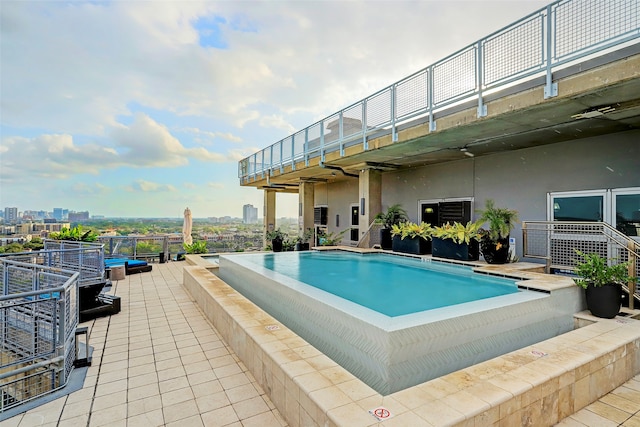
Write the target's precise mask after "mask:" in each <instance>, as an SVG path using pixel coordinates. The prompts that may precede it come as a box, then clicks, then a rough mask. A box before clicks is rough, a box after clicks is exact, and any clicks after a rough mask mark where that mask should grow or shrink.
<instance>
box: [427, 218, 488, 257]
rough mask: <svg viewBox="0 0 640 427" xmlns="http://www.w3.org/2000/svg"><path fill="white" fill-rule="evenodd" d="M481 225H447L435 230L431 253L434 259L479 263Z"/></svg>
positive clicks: (456, 223)
mask: <svg viewBox="0 0 640 427" xmlns="http://www.w3.org/2000/svg"><path fill="white" fill-rule="evenodd" d="M480 225H482V223H480V222H479V221H476V222H471V221H469V222H467V223H466V224H462V223H459V222H454V223H453V224H451V223H446V224H444V225H443V226H441V227H434V228H433V237H432V242H431V253H432V254H433V256H434V257H440V258H449V259H457V260H460V261H477V260H478V258H479V257H480V254H479V251H478V239H479V237H480Z"/></svg>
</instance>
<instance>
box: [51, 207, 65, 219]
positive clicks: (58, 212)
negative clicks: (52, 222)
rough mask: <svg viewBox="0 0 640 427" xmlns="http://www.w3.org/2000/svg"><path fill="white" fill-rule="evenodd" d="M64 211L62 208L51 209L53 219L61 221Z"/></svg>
mask: <svg viewBox="0 0 640 427" xmlns="http://www.w3.org/2000/svg"><path fill="white" fill-rule="evenodd" d="M63 210H64V209H62V208H53V218H54V219H57V220H58V221H62V212H63Z"/></svg>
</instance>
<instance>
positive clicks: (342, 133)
mask: <svg viewBox="0 0 640 427" xmlns="http://www.w3.org/2000/svg"><path fill="white" fill-rule="evenodd" d="M343 113H344V112H343V111H340V115H339V117H340V118H339V123H340V126H338V129H339V132H338V138H340V157H344V114H343Z"/></svg>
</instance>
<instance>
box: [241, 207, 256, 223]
mask: <svg viewBox="0 0 640 427" xmlns="http://www.w3.org/2000/svg"><path fill="white" fill-rule="evenodd" d="M242 222H243V223H244V224H255V223H256V222H258V208H255V207H253V205H244V206H243V207H242Z"/></svg>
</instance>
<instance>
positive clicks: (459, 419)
mask: <svg viewBox="0 0 640 427" xmlns="http://www.w3.org/2000/svg"><path fill="white" fill-rule="evenodd" d="M550 277H553V276H550ZM183 278H184V280H183V286H184V287H185V288H186V290H187V291H188V292H189V293H190V294H191V296H192V298H193V300H194V301H196V302H197V303H198V304H199V306H200V307H201V309H202V311H203V312H204V314H205V316H206V317H207V318H208V319H209V320H210V321H211V322H212V323H213V325H214V326H215V328H216V329H217V330H218V332H219V333H220V334H221V336H222V337H223V338H224V339H225V341H226V342H227V343H228V344H229V345H230V346H231V348H232V349H233V350H234V352H235V353H236V354H237V355H238V357H239V358H240V359H241V360H242V361H243V363H244V364H245V365H246V366H247V368H248V370H249V371H250V372H252V374H253V375H254V377H255V379H256V381H257V382H258V383H259V384H260V385H261V387H262V388H263V389H264V390H265V392H266V393H267V394H268V395H269V397H270V398H271V400H272V401H273V403H274V405H275V406H276V407H277V409H278V410H279V411H280V413H281V414H282V416H283V417H284V418H285V419H286V420H287V422H288V423H289V425H290V426H292V427H297V426H325V425H326V426H349V427H356V426H370V425H378V424H379V423H380V422H379V420H378V418H376V417H374V416H373V415H372V414H371V413H370V411H373V410H374V409H377V408H380V407H383V408H384V409H385V410H387V411H389V412H388V413H389V415H388V420H387V421H386V422H384V425H388V426H391V425H412V426H420V425H424V426H431V425H433V426H435V425H438V426H442V425H451V426H471V425H505V426H510V425H553V424H555V423H557V422H558V421H560V420H562V419H563V418H565V417H567V416H569V415H571V414H573V413H574V412H576V411H578V410H579V409H581V408H583V407H585V406H587V405H588V404H590V403H592V402H594V401H596V400H597V399H598V398H600V397H602V396H603V395H605V394H606V393H608V392H610V391H611V390H613V389H614V388H616V387H618V386H620V385H621V384H623V383H624V382H625V381H627V380H628V379H630V378H632V377H633V376H635V375H637V374H638V373H640V321H638V320H634V319H630V318H623V317H617V318H615V319H598V321H597V322H596V323H592V324H590V325H587V326H584V327H582V328H579V329H576V330H573V331H571V332H568V333H566V334H563V335H560V336H557V337H555V338H551V339H549V340H546V341H542V342H540V343H538V344H535V345H533V346H528V347H525V348H522V349H520V350H516V351H513V352H511V353H508V354H505V355H503V356H500V357H497V358H495V359H491V360H488V361H486V362H482V363H480V364H477V365H474V366H471V367H469V368H466V369H462V370H460V371H456V372H453V373H451V374H448V375H445V376H443V377H440V378H437V379H434V380H431V381H428V382H425V383H423V384H419V385H417V386H414V387H411V388H408V389H405V390H402V391H399V392H396V393H393V394H391V395H388V396H381V395H380V394H378V393H377V392H375V391H374V390H372V389H371V388H370V387H368V386H367V385H365V384H364V383H362V382H361V381H360V380H358V379H357V378H355V377H354V376H353V375H351V374H350V373H349V372H347V371H346V370H344V369H343V368H342V367H340V366H339V365H337V364H336V363H335V362H333V361H332V360H331V359H329V358H328V357H326V356H325V355H323V354H322V353H320V352H319V351H318V350H316V349H315V348H314V347H312V346H311V345H309V344H308V343H306V342H305V341H304V340H302V339H301V338H300V337H298V336H297V335H295V334H294V333H293V332H291V331H290V330H289V329H288V328H286V327H285V326H284V325H282V324H281V323H280V322H278V321H277V320H276V319H274V318H273V317H271V316H270V315H269V314H267V313H266V312H264V311H263V310H261V309H260V308H259V307H257V306H256V305H255V304H253V303H252V302H250V301H248V300H247V299H246V298H244V297H243V296H242V295H240V294H239V293H238V292H236V291H235V290H233V289H232V288H231V287H230V286H228V285H227V284H226V283H225V282H223V281H222V280H221V279H219V278H218V277H216V276H215V275H214V274H212V273H211V272H209V271H208V270H207V269H206V268H204V267H201V266H185V268H184V273H183ZM381 413H383V414H385V415H386V414H387V412H384V411H381Z"/></svg>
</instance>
